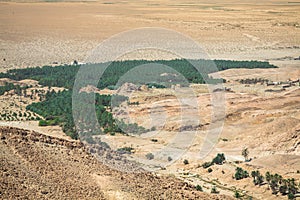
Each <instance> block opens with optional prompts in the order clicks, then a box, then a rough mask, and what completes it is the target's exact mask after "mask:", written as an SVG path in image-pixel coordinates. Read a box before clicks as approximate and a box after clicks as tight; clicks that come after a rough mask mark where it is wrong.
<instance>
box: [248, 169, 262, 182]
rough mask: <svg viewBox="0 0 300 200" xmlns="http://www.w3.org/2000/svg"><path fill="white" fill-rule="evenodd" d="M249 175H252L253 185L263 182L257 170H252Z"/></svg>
mask: <svg viewBox="0 0 300 200" xmlns="http://www.w3.org/2000/svg"><path fill="white" fill-rule="evenodd" d="M251 176H252V177H253V183H254V185H261V184H262V183H263V182H264V177H263V176H262V175H261V174H260V172H259V171H258V170H257V171H252V172H251Z"/></svg>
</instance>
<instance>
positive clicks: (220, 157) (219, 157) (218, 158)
mask: <svg viewBox="0 0 300 200" xmlns="http://www.w3.org/2000/svg"><path fill="white" fill-rule="evenodd" d="M225 160H226V158H225V155H224V153H218V155H217V156H216V157H215V158H214V159H213V160H212V163H214V164H217V165H222V164H223V163H224V161H225Z"/></svg>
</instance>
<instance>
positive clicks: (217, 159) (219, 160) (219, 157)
mask: <svg viewBox="0 0 300 200" xmlns="http://www.w3.org/2000/svg"><path fill="white" fill-rule="evenodd" d="M225 160H226V158H225V155H224V153H218V154H217V156H216V157H215V158H214V159H213V160H212V161H211V162H205V163H203V164H202V167H203V168H204V169H206V168H209V167H210V166H212V165H214V164H217V165H222V164H223V163H224V162H225Z"/></svg>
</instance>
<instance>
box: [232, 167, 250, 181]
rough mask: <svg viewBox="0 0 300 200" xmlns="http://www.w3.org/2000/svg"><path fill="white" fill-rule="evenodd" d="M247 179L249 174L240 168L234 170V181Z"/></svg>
mask: <svg viewBox="0 0 300 200" xmlns="http://www.w3.org/2000/svg"><path fill="white" fill-rule="evenodd" d="M248 177H249V173H248V172H247V171H246V170H243V169H242V168H240V167H237V168H236V169H235V174H234V178H235V180H241V179H243V178H248Z"/></svg>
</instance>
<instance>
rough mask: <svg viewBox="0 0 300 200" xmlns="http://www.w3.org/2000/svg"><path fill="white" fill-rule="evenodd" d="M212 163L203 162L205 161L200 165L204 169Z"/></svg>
mask: <svg viewBox="0 0 300 200" xmlns="http://www.w3.org/2000/svg"><path fill="white" fill-rule="evenodd" d="M212 165H213V163H212V162H205V163H203V164H202V167H203V168H204V169H206V168H209V167H210V166H212Z"/></svg>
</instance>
